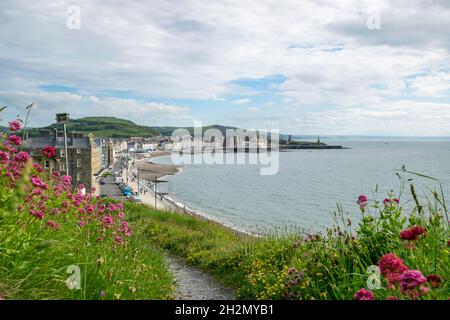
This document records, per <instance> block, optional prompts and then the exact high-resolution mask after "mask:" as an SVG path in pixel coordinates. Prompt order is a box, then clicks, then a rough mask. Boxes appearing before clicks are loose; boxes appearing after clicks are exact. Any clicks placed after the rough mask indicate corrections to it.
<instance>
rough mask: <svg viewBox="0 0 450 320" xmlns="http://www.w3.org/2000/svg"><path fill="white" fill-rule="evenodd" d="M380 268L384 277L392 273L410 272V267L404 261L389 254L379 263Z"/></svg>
mask: <svg viewBox="0 0 450 320" xmlns="http://www.w3.org/2000/svg"><path fill="white" fill-rule="evenodd" d="M378 267H380V271H381V274H382V275H383V276H386V275H388V274H390V273H398V274H400V273H403V272H404V271H406V270H408V267H407V266H406V265H405V264H404V263H403V260H402V259H400V258H399V257H397V256H396V255H395V254H393V253H388V254H385V255H384V256H382V257H381V259H380V260H379V261H378Z"/></svg>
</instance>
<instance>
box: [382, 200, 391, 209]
mask: <svg viewBox="0 0 450 320" xmlns="http://www.w3.org/2000/svg"><path fill="white" fill-rule="evenodd" d="M383 204H384V206H385V207H386V208H387V207H389V206H390V205H391V199H389V198H386V199H384V200H383Z"/></svg>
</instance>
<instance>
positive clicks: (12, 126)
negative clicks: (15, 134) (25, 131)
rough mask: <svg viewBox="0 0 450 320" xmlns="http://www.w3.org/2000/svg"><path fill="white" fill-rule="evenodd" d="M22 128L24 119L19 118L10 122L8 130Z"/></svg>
mask: <svg viewBox="0 0 450 320" xmlns="http://www.w3.org/2000/svg"><path fill="white" fill-rule="evenodd" d="M20 129H22V120H20V119H17V120H13V121H10V122H8V130H9V131H19V130H20Z"/></svg>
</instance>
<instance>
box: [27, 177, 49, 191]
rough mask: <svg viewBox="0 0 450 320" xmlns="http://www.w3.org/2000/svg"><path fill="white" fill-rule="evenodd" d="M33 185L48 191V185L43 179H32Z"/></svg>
mask: <svg viewBox="0 0 450 320" xmlns="http://www.w3.org/2000/svg"><path fill="white" fill-rule="evenodd" d="M30 180H31V183H32V184H33V185H34V186H35V187H38V188H41V189H44V190H47V189H48V185H47V184H46V183H45V182H43V181H42V180H41V179H39V178H38V177H31V179H30Z"/></svg>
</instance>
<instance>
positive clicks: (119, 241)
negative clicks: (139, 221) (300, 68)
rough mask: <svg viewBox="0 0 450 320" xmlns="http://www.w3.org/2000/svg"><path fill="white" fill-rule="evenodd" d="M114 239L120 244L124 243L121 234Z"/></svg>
mask: <svg viewBox="0 0 450 320" xmlns="http://www.w3.org/2000/svg"><path fill="white" fill-rule="evenodd" d="M114 241H115V242H117V243H119V244H122V243H123V239H122V238H121V237H119V236H116V237H115V238H114Z"/></svg>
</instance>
